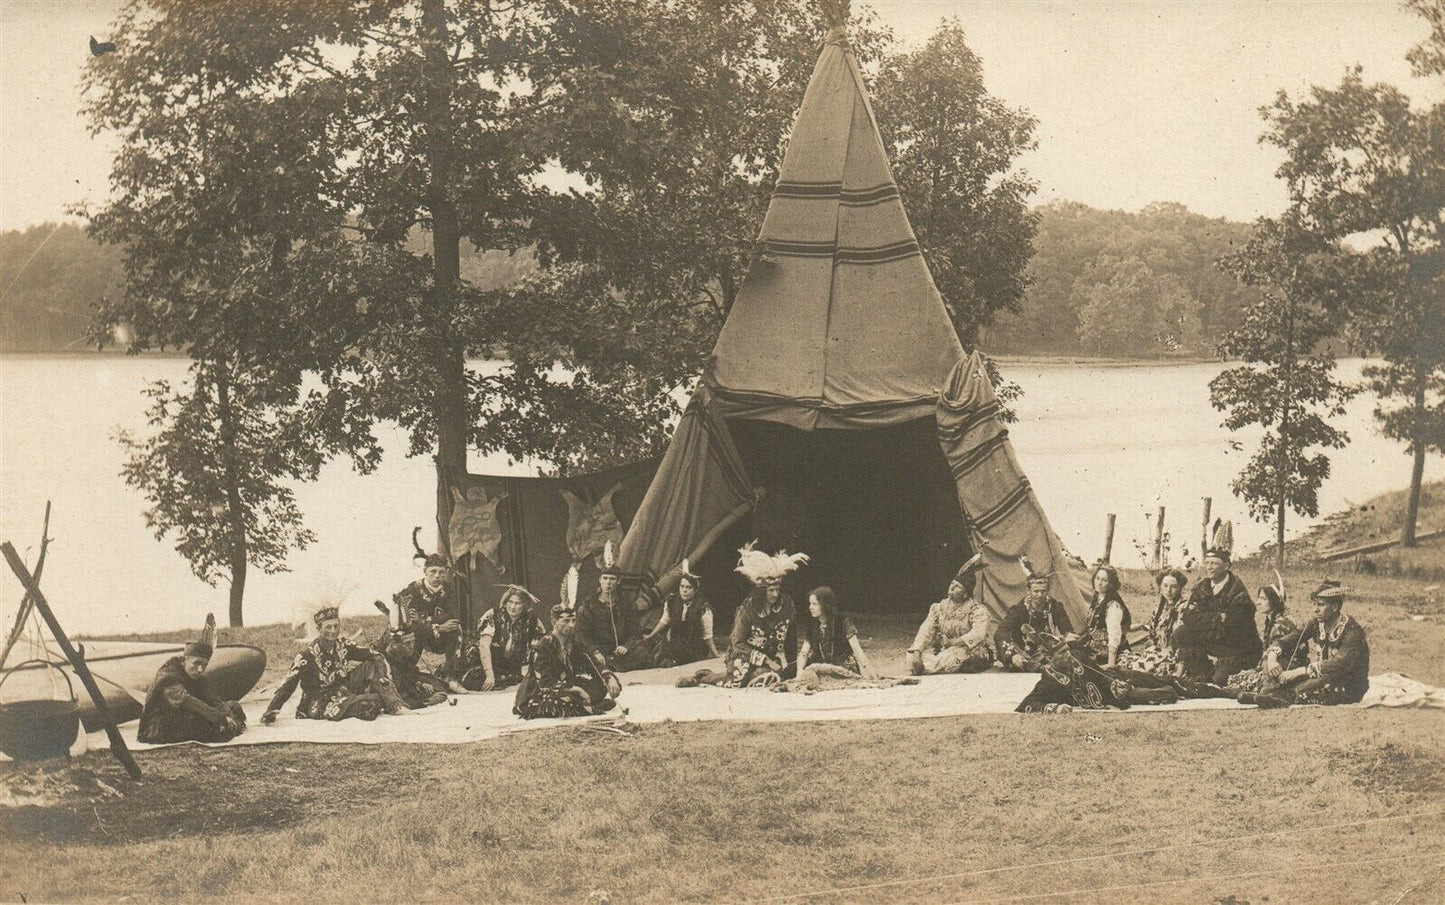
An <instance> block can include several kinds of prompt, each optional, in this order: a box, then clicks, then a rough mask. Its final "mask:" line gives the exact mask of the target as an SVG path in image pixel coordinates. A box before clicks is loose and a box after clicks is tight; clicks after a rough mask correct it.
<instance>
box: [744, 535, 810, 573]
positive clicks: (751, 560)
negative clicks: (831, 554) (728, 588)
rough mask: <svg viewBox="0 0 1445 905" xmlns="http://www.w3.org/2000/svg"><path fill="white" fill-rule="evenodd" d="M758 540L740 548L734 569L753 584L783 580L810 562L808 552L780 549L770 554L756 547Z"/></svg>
mask: <svg viewBox="0 0 1445 905" xmlns="http://www.w3.org/2000/svg"><path fill="white" fill-rule="evenodd" d="M756 544H757V541H756V540H751V541H748V542H747V543H746V544H743V546H742V547H740V548H739V549H738V565H737V568H736V569H735V570H734V571H736V572H738V573H740V574H741V575H742V576H743V577H745V578H747V579H748V580H749V581H751V582H752V583H753V584H762V583H763V582H766V581H774V580H781V579H782V577H783V576H784V575H787V574H788V573H789V572H792V571H793V570H795V569H797V568H798V567H799V566H805V565H807V564H808V554H806V553H792V554H789V553H788V551H786V550H779V551H778V552H777V553H775V554H772V555H769V554H767V553H764V552H763V551H762V550H758V549H755V545H756Z"/></svg>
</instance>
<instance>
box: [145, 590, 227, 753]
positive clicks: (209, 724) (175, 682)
mask: <svg viewBox="0 0 1445 905" xmlns="http://www.w3.org/2000/svg"><path fill="white" fill-rule="evenodd" d="M215 625H216V622H215V619H214V618H212V617H211V616H207V617H206V631H205V632H203V633H202V635H201V640H199V641H192V642H191V643H189V644H187V645H186V646H185V649H184V650H183V652H182V653H181V655H180V656H178V657H172V658H170V659H169V660H167V661H166V662H165V663H164V664H163V665H162V666H161V668H160V669H159V670H157V671H156V677H155V680H154V681H153V682H151V688H150V691H149V692H147V693H146V702H145V709H144V710H143V711H141V716H140V729H139V730H138V731H137V733H136V738H137V739H138V740H140V741H142V742H145V743H147V744H151V745H163V744H168V743H171V742H229V741H230V740H231V739H233V738H235V737H236V736H238V735H240V734H241V732H242V731H243V730H244V729H245V728H246V714H245V712H244V711H242V710H241V705H240V704H238V703H236V702H235V701H222V700H221V699H220V698H219V697H217V696H216V694H215V692H213V691H212V690H211V683H210V682H209V681H208V680H207V679H206V667H207V666H209V665H210V663H211V655H212V654H213V653H214V650H215V637H214V636H215Z"/></svg>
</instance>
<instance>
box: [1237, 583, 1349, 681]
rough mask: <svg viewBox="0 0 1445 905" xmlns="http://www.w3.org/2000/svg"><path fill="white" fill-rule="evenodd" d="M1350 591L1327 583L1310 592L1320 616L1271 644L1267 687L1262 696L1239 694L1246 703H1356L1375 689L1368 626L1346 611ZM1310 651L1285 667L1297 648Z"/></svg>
mask: <svg viewBox="0 0 1445 905" xmlns="http://www.w3.org/2000/svg"><path fill="white" fill-rule="evenodd" d="M1348 593H1349V592H1348V591H1347V590H1346V589H1345V588H1343V587H1341V586H1340V583H1339V582H1338V581H1326V582H1324V583H1323V584H1321V585H1320V586H1319V587H1318V588H1317V589H1315V592H1314V593H1313V594H1311V595H1310V601H1311V602H1312V603H1314V607H1315V613H1314V618H1313V619H1310V620H1309V621H1308V622H1306V623H1305V624H1304V626H1303V627H1302V628H1300V629H1298V630H1296V631H1293V632H1290V633H1289V634H1287V635H1285V636H1284V637H1283V638H1280V639H1279V640H1278V641H1276V642H1275V643H1274V644H1271V645H1270V647H1269V650H1267V651H1266V652H1265V664H1264V671H1265V677H1266V679H1265V685H1264V688H1263V690H1261V691H1260V693H1259V694H1257V695H1255V694H1250V693H1249V692H1245V693H1243V694H1241V695H1240V696H1239V700H1240V702H1241V703H1244V704H1258V705H1259V706H1261V707H1287V706H1289V705H1290V704H1354V703H1357V702H1358V701H1359V700H1360V699H1361V698H1363V697H1364V696H1365V692H1367V691H1369V690H1370V645H1369V643H1368V642H1367V641H1366V640H1365V630H1364V629H1363V628H1362V627H1361V626H1360V624H1359V623H1358V622H1356V621H1355V620H1354V619H1353V618H1352V617H1350V616H1347V615H1345V614H1344V612H1343V608H1344V605H1345V598H1346V596H1347V595H1348ZM1304 650H1308V651H1309V662H1308V663H1306V664H1305V665H1303V666H1299V667H1296V668H1294V669H1284V668H1283V667H1282V666H1281V665H1280V661H1281V660H1284V661H1285V662H1288V661H1289V660H1290V659H1293V657H1294V656H1295V654H1296V653H1297V652H1301V651H1304Z"/></svg>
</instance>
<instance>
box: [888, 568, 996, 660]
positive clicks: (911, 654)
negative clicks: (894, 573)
mask: <svg viewBox="0 0 1445 905" xmlns="http://www.w3.org/2000/svg"><path fill="white" fill-rule="evenodd" d="M984 566H985V563H984V560H983V551H979V552H978V553H977V554H975V555H974V556H973V557H972V558H970V559H969V560H968V561H967V562H965V563H964V564H963V565H962V566H960V567H959V569H958V574H956V575H954V576H953V580H952V581H950V582H949V583H948V595H947V596H946V597H944V598H943V599H942V600H940V601H938V602H937V603H935V604H933V605H932V606H930V607H929V608H928V616H927V617H926V618H924V620H923V624H922V625H920V626H919V627H918V634H917V635H916V636H915V637H914V638H913V644H912V645H910V646H909V648H908V660H909V662H908V668H909V671H911V672H912V673H913V674H914V675H915V676H919V675H923V674H924V673H928V674H929V675H935V674H938V673H953V672H982V671H983V670H985V669H988V668H989V667H990V666H992V665H993V632H992V631H991V629H992V623H993V616H992V615H991V614H990V613H989V611H988V607H986V606H984V605H983V604H982V603H980V602H979V600H978V598H977V597H975V596H974V589H975V587H976V586H977V584H978V573H979V572H981V571H982V570H983V568H984ZM925 651H926V652H927V653H926V654H925Z"/></svg>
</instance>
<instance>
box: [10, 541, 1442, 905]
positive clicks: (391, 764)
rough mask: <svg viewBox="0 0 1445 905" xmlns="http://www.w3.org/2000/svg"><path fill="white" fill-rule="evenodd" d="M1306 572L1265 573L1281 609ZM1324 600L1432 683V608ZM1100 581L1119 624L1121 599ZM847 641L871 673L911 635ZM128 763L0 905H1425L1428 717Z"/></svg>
mask: <svg viewBox="0 0 1445 905" xmlns="http://www.w3.org/2000/svg"><path fill="white" fill-rule="evenodd" d="M1239 571H1240V572H1241V575H1242V577H1243V578H1244V579H1245V580H1246V581H1247V582H1248V583H1249V584H1251V585H1257V584H1259V583H1262V581H1263V579H1264V572H1263V571H1261V570H1260V569H1259V568H1257V567H1256V566H1254V565H1252V564H1250V563H1243V564H1241V566H1240V569H1239ZM1327 575H1329V573H1327V572H1326V571H1325V570H1324V569H1323V568H1322V567H1319V566H1307V567H1305V568H1302V569H1301V570H1300V571H1299V572H1298V573H1297V574H1294V575H1292V576H1291V588H1292V593H1293V595H1294V599H1296V600H1301V599H1303V596H1304V592H1305V591H1306V590H1307V589H1309V588H1310V587H1312V586H1313V585H1314V583H1315V582H1317V581H1318V580H1319V579H1320V578H1322V577H1326V576H1327ZM1344 577H1345V578H1346V580H1347V581H1348V583H1350V584H1351V585H1353V586H1354V587H1356V589H1357V592H1358V593H1357V599H1355V600H1353V601H1352V602H1351V604H1350V607H1349V609H1350V612H1352V613H1354V614H1355V615H1356V616H1357V617H1358V618H1359V619H1360V620H1361V621H1362V622H1363V623H1364V624H1365V626H1366V627H1367V628H1368V630H1369V632H1370V642H1371V650H1372V661H1373V665H1374V671H1375V672H1382V671H1399V672H1404V673H1407V674H1410V675H1413V676H1415V677H1416V678H1419V679H1422V680H1424V681H1428V682H1432V683H1435V684H1445V658H1442V657H1441V652H1442V651H1445V605H1442V603H1441V599H1440V596H1439V594H1438V591H1436V590H1435V589H1434V588H1433V586H1431V585H1428V584H1425V583H1424V582H1418V581H1409V580H1405V579H1400V578H1388V577H1381V576H1378V575H1375V576H1370V575H1345V576H1344ZM1127 581H1128V588H1129V589H1130V590H1129V592H1127V593H1126V598H1127V599H1128V600H1129V601H1130V602H1131V603H1134V604H1135V606H1136V609H1138V610H1140V611H1143V610H1144V609H1145V608H1146V607H1147V602H1146V600H1147V598H1146V594H1147V593H1148V589H1149V588H1150V587H1151V585H1150V583H1149V580H1148V577H1147V575H1145V574H1143V573H1139V572H1131V573H1128V574H1127ZM1143 615H1144V614H1143V613H1142V612H1141V613H1140V614H1139V616H1140V618H1142V617H1143ZM1414 616H1418V617H1423V618H1419V619H1416V618H1412V617H1414ZM859 623H860V630H861V633H862V634H863V635H864V636H866V637H867V638H868V642H867V643H868V645H869V647H870V649H871V650H873V651H874V654H875V658H876V659H880V660H888V659H892V658H893V657H894V656H896V655H897V654H898V653H900V652H901V651H902V649H903V648H904V647H905V646H906V644H907V641H908V637H909V635H910V633H911V630H912V625H911V624H910V621H909V620H907V619H899V618H886V617H864V618H862V619H860V620H859ZM379 626H380V619H379V618H378V619H377V620H376V625H375V626H371V627H370V628H371V630H372V631H373V632H374V631H375V630H376V629H377V628H379ZM351 628H352V626H351V625H348V630H351ZM168 637H170V638H180V637H185V635H184V633H182V634H178V635H174V636H168ZM234 640H247V641H251V642H253V643H258V644H261V645H262V646H264V647H266V648H267V649H268V651H270V652H271V654H272V659H273V663H275V664H276V668H280V666H281V665H284V662H285V661H286V660H288V659H289V656H290V653H291V652H293V651H294V650H295V646H294V644H293V643H292V642H291V640H290V637H289V634H288V632H287V630H285V629H283V628H280V627H263V628H260V629H247V630H245V631H244V632H243V633H242V634H241V635H240V636H235V637H234ZM139 758H140V762H141V766H142V768H143V769H144V770H145V776H144V778H143V779H142V780H141V781H140V782H138V783H133V782H131V781H129V780H128V779H126V778H125V776H124V774H123V773H121V772H120V770H119V769H118V767H116V766H115V765H114V764H113V763H112V761H111V760H110V759H109V756H108V755H107V754H105V753H104V752H97V753H92V754H89V755H86V756H85V757H84V758H82V759H81V760H80V763H79V764H77V765H76V766H75V767H72V768H71V770H73V771H74V770H83V771H90V772H91V773H93V774H95V776H97V777H98V778H100V779H101V780H103V781H104V782H105V783H106V784H108V785H110V786H112V787H114V788H115V789H116V790H117V791H118V792H120V793H121V794H119V795H109V794H95V795H92V794H76V795H73V796H71V797H70V798H69V799H67V800H66V801H64V802H63V803H61V804H60V805H57V806H53V807H45V808H40V807H14V808H0V840H3V842H0V845H3V847H0V900H17V899H20V898H21V897H25V898H28V899H29V900H30V901H58V900H79V899H102V900H108V901H115V900H120V899H130V900H137V901H156V900H162V899H177V898H178V899H182V900H196V899H207V898H214V897H221V896H224V897H226V898H228V899H232V898H234V899H240V900H267V901H276V900H279V901H324V902H330V901H343V900H345V901H367V902H370V901H391V900H400V899H407V900H420V901H451V900H461V899H466V900H484V901H564V902H586V901H600V900H601V898H602V896H600V895H596V893H602V892H605V894H606V896H605V897H606V898H607V899H608V900H609V901H610V902H612V903H622V902H671V901H719V900H727V901H741V900H758V899H768V898H771V897H778V896H800V895H802V894H813V893H816V895H815V896H813V897H812V899H810V900H813V899H816V900H818V901H830V902H832V901H858V902H911V901H918V900H921V899H933V900H939V901H946V902H972V901H1009V900H1013V901H1020V900H1027V901H1077V902H1217V903H1234V905H1239V903H1244V902H1253V903H1263V902H1274V903H1277V902H1296V901H1311V902H1317V903H1332V902H1371V901H1374V902H1382V903H1398V905H1404V903H1411V902H1432V903H1433V902H1440V901H1442V900H1445V719H1442V718H1441V715H1440V713H1439V712H1438V711H1437V712H1426V711H1359V710H1354V709H1325V708H1304V709H1294V710H1289V711H1267V712H1258V711H1213V712H1210V711H1205V712H1182V713H1159V714H1138V715H1132V714H1098V713H1073V714H1068V715H1059V716H1037V715H1029V716H1025V715H995V716H971V717H955V718H947V719H931V720H912V721H903V720H900V721H892V722H890V721H877V722H840V723H815V724H738V723H715V724H683V725H678V724H662V725H648V726H644V727H635V728H634V730H633V734H632V735H630V736H622V735H616V734H612V733H603V732H597V731H593V730H585V729H581V728H568V729H561V730H555V731H550V732H530V733H523V734H520V735H516V736H510V737H505V738H499V739H495V740H491V741H487V742H480V743H476V744H470V745H456V746H426V745H407V746H401V745H398V746H390V747H386V748H382V747H371V746H334V745H328V746H319V745H317V746H308V745H267V746H256V747H240V748H230V749H185V748H182V749H163V750H157V751H150V752H143V753H141V754H140V755H139ZM1065 861H1066V862H1068V863H1059V862H1065ZM1043 862H1050V863H1043ZM839 890H841V891H839Z"/></svg>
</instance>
